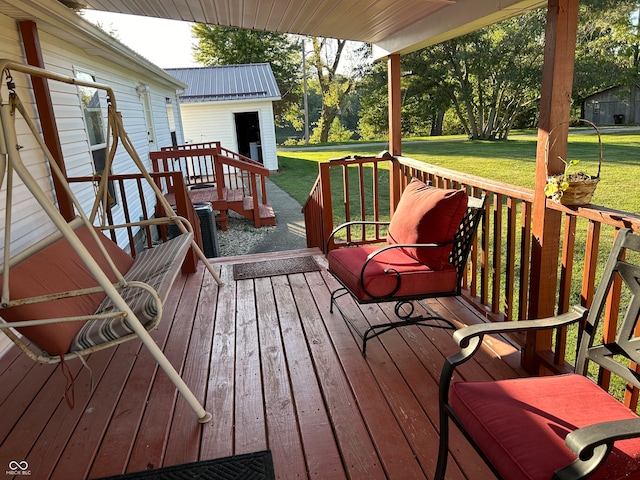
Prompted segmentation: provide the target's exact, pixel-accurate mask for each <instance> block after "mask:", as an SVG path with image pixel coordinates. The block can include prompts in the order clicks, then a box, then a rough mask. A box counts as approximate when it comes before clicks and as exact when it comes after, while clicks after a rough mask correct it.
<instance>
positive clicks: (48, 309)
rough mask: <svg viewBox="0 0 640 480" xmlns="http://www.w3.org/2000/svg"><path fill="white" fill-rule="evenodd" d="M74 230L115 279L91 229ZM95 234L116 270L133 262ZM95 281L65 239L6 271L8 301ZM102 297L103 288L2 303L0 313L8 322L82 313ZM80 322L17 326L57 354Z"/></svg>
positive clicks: (92, 284)
mask: <svg viewBox="0 0 640 480" xmlns="http://www.w3.org/2000/svg"><path fill="white" fill-rule="evenodd" d="M76 234H77V236H78V238H79V239H80V241H81V242H82V243H83V244H84V245H85V246H86V247H87V248H88V250H89V252H90V253H91V255H92V256H93V258H95V259H96V261H97V263H98V265H100V267H101V268H102V269H103V270H104V271H105V272H108V273H107V275H108V276H109V278H110V279H111V281H114V282H115V280H116V279H115V275H113V273H112V272H111V271H110V269H109V268H108V265H107V262H106V260H105V259H104V257H103V256H102V255H101V253H100V251H99V248H98V246H97V245H96V244H95V242H93V240H92V238H91V233H90V232H89V229H88V228H87V227H86V226H84V225H82V226H80V227H78V228H77V229H76ZM98 237H99V238H100V240H101V241H102V244H103V245H104V246H105V248H106V249H107V252H108V253H109V255H110V256H111V258H112V259H113V260H114V262H115V265H116V267H117V268H118V270H119V271H120V272H126V271H127V270H129V268H130V267H131V265H132V264H133V258H132V257H131V256H130V255H128V254H127V253H126V252H124V251H123V250H122V249H120V248H119V247H118V246H117V245H116V244H115V243H114V242H112V241H111V240H110V239H108V238H107V237H105V236H104V235H103V234H102V233H98ZM0 278H1V277H0ZM97 285H98V283H97V282H96V280H95V279H94V278H93V276H92V275H91V274H90V273H89V271H88V270H87V268H86V266H85V264H84V262H83V261H82V260H81V259H80V257H79V256H78V254H77V253H76V252H75V251H74V250H73V249H72V248H71V245H70V244H69V242H68V241H67V240H66V239H65V238H61V239H59V240H57V241H55V242H54V243H52V244H51V245H49V246H47V247H45V248H43V249H42V250H40V251H39V252H37V253H35V254H34V255H31V256H30V257H29V258H27V259H26V260H24V261H22V262H20V263H19V264H18V265H15V266H14V267H12V268H11V270H10V276H9V289H10V293H11V299H12V300H18V299H23V298H29V297H35V296H40V295H48V294H54V293H61V292H66V291H70V290H78V289H83V288H89V287H95V286H97ZM104 297H105V295H104V293H95V294H91V295H82V296H78V297H73V298H64V299H59V300H51V301H48V302H42V303H35V304H31V305H24V306H20V307H12V308H4V309H1V310H0V315H2V318H3V319H5V320H6V321H8V322H17V321H23V320H42V319H48V318H60V317H76V316H86V315H89V314H92V313H93V312H95V311H96V309H97V308H98V306H99V305H100V303H101V302H102V300H103V299H104ZM83 324H84V322H72V323H54V324H49V325H39V326H36V327H25V328H20V329H19V331H20V333H22V334H23V335H24V336H25V337H26V338H28V339H29V340H31V341H32V342H33V343H35V344H36V345H37V346H38V347H39V348H40V349H41V350H43V351H44V352H46V353H48V354H49V355H54V356H55V355H61V354H64V353H67V352H68V351H69V347H70V345H71V342H72V340H73V338H74V337H75V336H76V334H77V332H78V331H79V330H80V329H81V328H82V326H83Z"/></svg>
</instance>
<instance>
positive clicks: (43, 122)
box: [18, 20, 75, 222]
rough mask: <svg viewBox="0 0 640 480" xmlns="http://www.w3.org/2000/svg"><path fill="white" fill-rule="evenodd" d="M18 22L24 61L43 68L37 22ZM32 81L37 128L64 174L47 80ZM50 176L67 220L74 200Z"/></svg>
mask: <svg viewBox="0 0 640 480" xmlns="http://www.w3.org/2000/svg"><path fill="white" fill-rule="evenodd" d="M18 25H19V27H20V35H21V36H22V43H23V45H24V52H25V57H26V59H27V63H28V64H29V65H33V66H35V67H40V68H45V65H44V59H43V57H42V48H41V47H40V38H39V36H38V26H37V25H36V23H35V22H33V21H30V20H24V21H20V22H18ZM31 85H32V86H33V93H34V96H35V100H36V108H37V110H38V119H39V120H40V128H42V136H43V138H44V141H45V144H46V145H47V148H48V149H49V151H51V155H52V157H53V159H54V160H55V162H56V164H57V165H58V166H59V167H60V169H61V170H62V173H63V174H64V176H65V177H66V175H67V172H66V168H65V164H64V157H63V156H62V145H61V144H60V137H59V135H58V126H57V124H56V119H55V115H54V112H53V102H52V100H51V92H50V90H49V83H48V82H47V80H46V79H44V78H41V77H34V76H32V77H31ZM52 179H53V188H54V190H55V193H56V198H57V200H58V209H59V210H60V213H61V214H62V216H63V217H64V219H65V220H66V221H68V222H69V221H71V220H72V219H73V218H74V217H75V211H74V209H73V203H72V202H71V199H70V198H69V196H68V195H67V193H66V192H65V190H64V188H63V187H62V185H61V183H60V180H59V179H58V178H57V177H56V176H55V175H52Z"/></svg>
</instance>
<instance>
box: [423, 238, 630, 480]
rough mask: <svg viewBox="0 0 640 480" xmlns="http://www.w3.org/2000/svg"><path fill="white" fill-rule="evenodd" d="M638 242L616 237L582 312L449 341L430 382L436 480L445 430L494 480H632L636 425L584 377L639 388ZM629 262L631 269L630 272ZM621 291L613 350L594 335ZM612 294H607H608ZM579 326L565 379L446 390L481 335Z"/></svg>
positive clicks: (486, 327)
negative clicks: (600, 376) (461, 437)
mask: <svg viewBox="0 0 640 480" xmlns="http://www.w3.org/2000/svg"><path fill="white" fill-rule="evenodd" d="M639 252H640V236H638V235H634V234H633V233H632V232H631V231H630V230H629V229H622V230H620V231H619V232H618V235H617V238H616V241H615V243H614V246H613V250H612V252H611V254H610V256H609V259H608V261H607V263H606V266H605V270H604V273H603V276H602V280H601V281H600V284H599V286H598V288H597V290H596V292H595V295H594V299H593V303H592V306H591V309H590V310H588V311H587V310H586V309H584V308H582V307H575V308H574V311H573V312H570V313H565V314H562V315H558V316H556V317H551V318H547V319H541V320H526V321H520V322H509V323H502V324H497V323H496V324H481V325H473V326H469V327H465V328H462V329H460V330H458V331H456V332H455V333H454V335H453V338H454V339H455V340H456V341H457V342H458V344H459V345H460V347H461V350H460V352H459V353H457V354H455V355H452V356H450V357H448V358H447V359H446V360H445V364H444V367H443V370H442V373H441V377H440V450H439V455H438V465H437V468H436V474H435V478H436V479H443V478H444V474H445V470H446V465H447V457H448V436H449V433H448V432H449V420H451V421H452V422H453V423H454V424H455V425H456V426H457V427H458V428H459V429H460V430H461V431H462V432H463V433H464V434H465V436H466V438H467V439H468V440H469V442H470V443H471V444H472V445H473V446H474V448H476V450H477V451H478V452H479V453H480V455H481V456H482V457H483V459H484V460H485V461H486V462H487V463H488V465H489V466H490V467H491V468H492V470H493V471H494V473H495V474H496V475H497V476H498V478H503V479H530V480H542V479H544V480H549V479H563V480H566V479H582V478H587V477H588V478H593V479H601V480H602V479H622V478H625V479H630V478H634V479H639V478H640V418H639V417H638V416H637V415H636V413H635V412H633V411H631V410H630V409H629V408H627V407H626V406H624V405H623V404H622V403H620V402H619V401H618V400H617V399H615V398H614V397H613V396H611V395H610V394H609V393H608V392H606V391H605V390H603V389H602V388H601V387H600V386H598V385H597V384H596V383H595V382H594V381H592V380H591V379H590V378H588V377H587V370H588V367H589V364H590V363H591V364H592V365H591V366H592V367H593V366H597V367H600V369H605V370H608V371H609V372H611V373H613V374H615V375H616V376H618V377H620V378H621V379H622V380H623V381H625V382H628V384H629V385H634V386H635V387H638V388H640V374H638V373H637V372H636V365H637V364H640V345H639V342H640V337H638V321H639V319H640V264H639V263H640V262H638V254H639ZM632 261H635V264H634V263H632ZM618 285H622V288H623V293H624V294H625V295H623V297H624V300H623V301H622V308H621V310H626V312H625V314H624V318H623V319H622V321H621V322H620V323H619V325H618V328H617V335H616V339H615V342H611V343H605V342H603V341H602V340H601V338H600V337H601V336H602V335H601V333H598V323H599V319H600V316H601V315H602V313H603V311H604V310H605V307H606V303H607V296H608V294H609V291H610V289H611V288H612V286H616V287H617V286H618ZM616 287H614V288H616ZM576 322H580V324H581V325H584V330H583V332H582V334H581V336H580V339H579V342H578V343H579V346H578V355H577V357H576V358H577V359H576V366H575V373H571V374H563V375H555V376H543V377H531V378H518V379H509V380H498V381H485V382H477V381H456V382H454V383H452V382H451V378H452V376H453V375H454V373H455V372H456V367H458V366H459V365H461V364H463V363H464V362H466V361H467V360H469V359H470V358H471V357H472V356H473V354H474V353H475V352H476V351H478V350H479V348H480V346H481V345H482V340H483V337H484V335H487V334H497V333H504V332H514V331H525V330H531V329H548V328H558V327H562V326H565V325H569V324H572V323H576Z"/></svg>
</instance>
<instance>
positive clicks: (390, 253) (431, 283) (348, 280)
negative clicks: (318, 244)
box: [327, 245, 457, 300]
mask: <svg viewBox="0 0 640 480" xmlns="http://www.w3.org/2000/svg"><path fill="white" fill-rule="evenodd" d="M380 248H381V247H380V246H379V245H366V246H362V247H351V248H340V249H337V250H332V251H330V252H329V254H328V255H327V261H328V264H329V271H330V272H331V273H332V274H333V275H334V276H335V277H336V278H337V279H338V280H340V281H341V282H342V284H343V285H344V286H345V287H347V288H348V289H349V290H350V291H351V293H353V295H355V296H356V297H357V298H358V299H359V300H370V299H372V297H371V296H369V295H367V293H365V291H364V289H363V285H362V283H361V282H360V272H361V270H362V266H363V265H364V262H365V260H366V259H367V256H368V255H369V254H370V253H372V252H375V251H376V250H379V249H380ZM387 268H394V269H395V270H396V271H397V272H398V273H399V274H400V277H401V283H400V288H399V289H398V291H397V292H396V293H395V294H394V297H405V296H412V297H420V296H426V295H431V294H434V293H446V292H452V291H454V290H455V289H456V286H457V275H456V271H455V269H454V268H453V266H451V265H446V266H445V267H444V268H443V269H442V270H433V269H431V268H429V267H428V266H427V265H424V264H422V263H420V262H418V261H417V260H416V259H414V258H413V257H410V256H409V255H407V254H405V253H404V252H403V251H402V249H400V248H392V249H389V250H387V251H385V252H383V253H381V254H380V255H377V256H376V257H375V258H374V260H373V261H371V262H369V264H368V265H367V269H366V270H365V274H364V286H365V287H366V289H367V290H368V291H369V292H370V293H371V295H374V296H375V297H387V296H388V295H389V294H390V293H391V292H392V291H393V289H394V288H395V287H396V285H397V279H396V278H397V277H396V275H394V274H393V273H384V271H385V269H387Z"/></svg>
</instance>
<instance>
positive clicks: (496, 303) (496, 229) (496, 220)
mask: <svg viewBox="0 0 640 480" xmlns="http://www.w3.org/2000/svg"><path fill="white" fill-rule="evenodd" d="M492 264H493V267H492V271H493V274H492V284H493V285H492V296H491V311H492V312H493V313H498V312H500V297H501V295H500V292H501V285H502V271H501V270H502V194H500V193H496V194H495V195H494V196H493V256H492Z"/></svg>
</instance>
